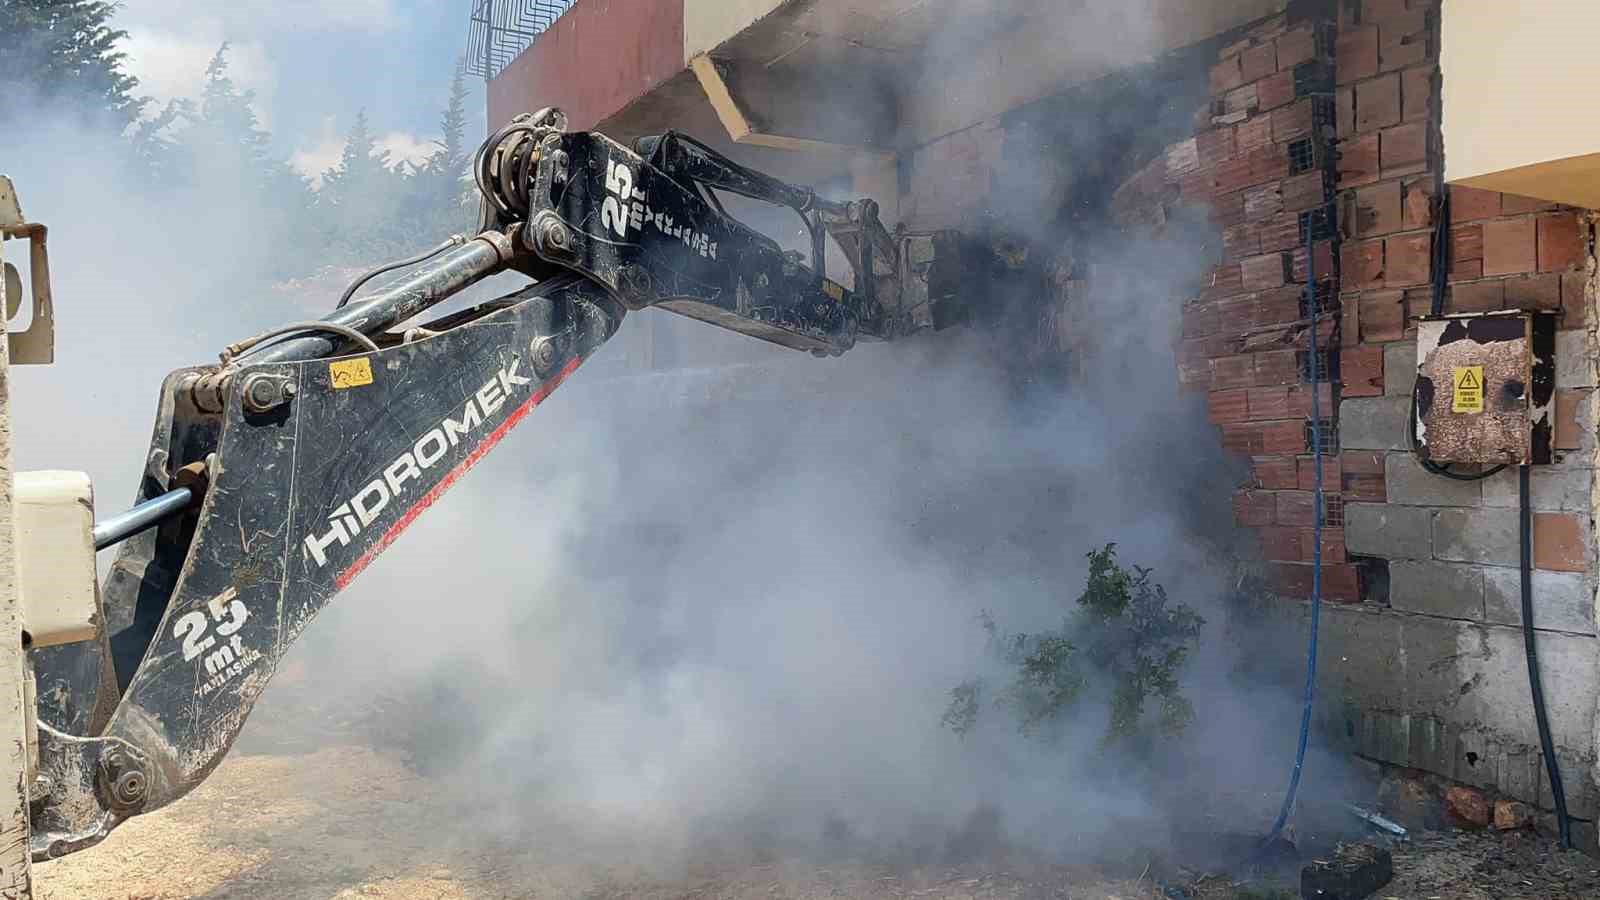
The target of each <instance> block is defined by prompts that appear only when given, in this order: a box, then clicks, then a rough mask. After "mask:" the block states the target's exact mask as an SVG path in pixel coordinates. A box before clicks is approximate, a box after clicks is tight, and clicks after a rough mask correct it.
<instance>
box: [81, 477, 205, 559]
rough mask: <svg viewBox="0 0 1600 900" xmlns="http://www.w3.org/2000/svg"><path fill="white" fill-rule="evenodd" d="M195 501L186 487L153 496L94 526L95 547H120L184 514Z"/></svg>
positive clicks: (101, 548)
mask: <svg viewBox="0 0 1600 900" xmlns="http://www.w3.org/2000/svg"><path fill="white" fill-rule="evenodd" d="M193 501H194V491H192V490H190V489H189V488H186V487H181V488H176V489H174V490H170V491H167V492H166V493H165V494H162V495H160V496H159V497H151V498H150V499H149V500H146V501H144V502H143V503H140V504H139V505H138V506H135V507H134V508H133V509H130V510H128V511H127V512H124V513H117V514H116V515H114V516H112V517H110V518H109V519H103V520H101V521H99V522H96V523H94V548H95V549H96V550H104V549H105V548H107V547H110V546H111V545H113V544H119V543H121V542H123V541H125V540H127V539H128V538H131V537H133V536H134V535H136V534H138V533H139V532H141V531H144V530H145V529H146V528H154V527H155V526H157V525H159V524H161V523H162V522H163V521H165V520H166V519H169V518H171V517H172V516H175V515H177V514H178V513H181V512H183V511H184V510H185V509H187V508H188V507H189V504H190V503H192V502H193Z"/></svg>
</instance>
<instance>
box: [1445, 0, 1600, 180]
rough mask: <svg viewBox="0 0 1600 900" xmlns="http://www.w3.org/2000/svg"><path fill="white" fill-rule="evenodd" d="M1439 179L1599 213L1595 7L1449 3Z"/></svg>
mask: <svg viewBox="0 0 1600 900" xmlns="http://www.w3.org/2000/svg"><path fill="white" fill-rule="evenodd" d="M1442 21H1443V40H1442V42H1441V49H1442V55H1441V60H1440V64H1441V66H1442V67H1443V69H1444V138H1445V177H1446V178H1448V179H1449V180H1450V181H1452V182H1458V183H1463V184H1468V185H1471V186H1473V187H1481V188H1485V189H1491V190H1499V191H1506V192H1509V193H1515V194H1523V195H1525V196H1532V197H1539V198H1541V199H1546V200H1553V201H1557V202H1564V203H1571V204H1574V205H1581V206H1589V207H1600V115H1596V114H1595V112H1594V97H1595V94H1596V91H1597V90H1600V2H1596V0H1523V2H1511V0H1447V2H1445V4H1444V17H1443V20H1442Z"/></svg>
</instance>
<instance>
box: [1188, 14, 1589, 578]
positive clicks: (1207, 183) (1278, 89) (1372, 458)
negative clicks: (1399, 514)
mask: <svg viewBox="0 0 1600 900" xmlns="http://www.w3.org/2000/svg"><path fill="white" fill-rule="evenodd" d="M1436 11H1437V0H1343V2H1341V3H1340V5H1339V8H1338V12H1337V19H1336V20H1335V21H1334V22H1330V23H1324V24H1323V25H1322V27H1323V28H1324V29H1325V30H1326V31H1325V34H1324V38H1323V40H1322V41H1321V42H1320V43H1319V41H1318V39H1317V30H1316V28H1317V26H1316V24H1315V23H1294V22H1289V21H1287V20H1286V19H1285V18H1284V17H1281V16H1280V17H1277V18H1274V19H1272V20H1269V21H1267V22H1264V23H1262V24H1260V25H1258V26H1257V27H1255V28H1254V29H1252V30H1251V31H1250V33H1249V34H1247V35H1246V36H1244V37H1243V38H1242V39H1241V40H1239V41H1237V42H1235V43H1233V44H1231V45H1229V46H1226V47H1224V48H1222V50H1221V52H1220V54H1219V59H1218V63H1217V65H1216V66H1215V67H1214V68H1213V69H1212V72H1211V87H1212V91H1213V97H1214V100H1215V103H1214V106H1213V108H1212V109H1211V110H1208V111H1207V112H1208V115H1207V116H1206V117H1205V118H1204V120H1203V121H1202V122H1200V123H1198V124H1199V129H1198V130H1197V133H1196V135H1195V139H1194V140H1193V141H1192V142H1188V143H1186V144H1180V145H1178V146H1175V147H1173V148H1171V150H1170V151H1169V153H1168V174H1169V177H1171V178H1174V179H1176V180H1177V181H1178V182H1179V183H1180V184H1181V186H1182V190H1183V194H1184V197H1185V198H1186V199H1189V200H1193V201H1198V202H1202V203H1205V204H1207V205H1209V206H1210V207H1211V210H1212V217H1213V219H1214V221H1215V222H1216V223H1217V224H1218V225H1219V226H1220V227H1221V228H1222V229H1223V252H1224V259H1223V263H1222V265H1221V266H1219V267H1218V268H1217V269H1216V270H1215V271H1214V272H1213V274H1212V276H1211V279H1210V283H1209V284H1207V285H1206V286H1205V288H1204V290H1203V291H1202V293H1201V294H1200V295H1199V296H1198V297H1197V298H1195V299H1194V300H1193V301H1192V302H1190V303H1189V304H1187V305H1186V307H1185V311H1184V328H1183V344H1182V347H1181V350H1180V378H1181V379H1182V381H1183V383H1184V385H1185V386H1187V387H1190V388H1195V389H1204V390H1206V391H1207V392H1208V407H1209V409H1210V414H1211V419H1212V421H1213V422H1214V423H1216V424H1217V426H1218V427H1219V429H1220V432H1221V440H1222V442H1223V444H1224V446H1226V447H1227V448H1228V449H1229V450H1232V451H1234V452H1236V453H1240V454H1244V455H1248V456H1249V457H1250V458H1251V482H1250V483H1249V484H1247V485H1244V486H1242V487H1241V488H1240V490H1239V491H1238V493H1237V494H1236V495H1235V498H1234V513H1235V518H1236V520H1237V521H1238V523H1239V524H1240V525H1243V526H1247V527H1251V528H1255V529H1257V530H1258V531H1259V534H1260V538H1261V547H1262V550H1263V553H1264V555H1265V557H1266V559H1267V560H1268V561H1269V563H1270V567H1271V569H1272V572H1273V575H1274V577H1275V578H1276V580H1277V583H1278V587H1279V589H1280V590H1282V591H1283V592H1284V593H1286V594H1289V595H1305V594H1308V593H1309V587H1310V571H1309V570H1310V566H1309V561H1310V560H1311V554H1312V551H1313V546H1312V542H1313V539H1312V537H1311V534H1312V532H1311V526H1312V525H1313V520H1312V513H1311V494H1310V493H1309V491H1308V489H1309V488H1310V487H1312V484H1311V479H1310V477H1309V471H1310V457H1309V456H1308V454H1307V449H1308V448H1307V437H1306V435H1307V425H1308V417H1309V412H1310V402H1309V398H1310V391H1309V386H1308V385H1307V384H1305V383H1304V378H1303V376H1302V373H1301V365H1300V362H1301V360H1302V359H1303V357H1304V354H1303V352H1301V351H1302V350H1303V348H1304V346H1305V337H1306V335H1305V328H1306V327H1308V325H1309V321H1308V320H1307V319H1306V317H1305V314H1304V313H1303V312H1302V309H1303V306H1302V298H1303V296H1304V295H1305V294H1306V293H1307V292H1306V289H1305V281H1306V275H1307V266H1306V255H1307V247H1306V240H1305V239H1304V237H1303V235H1302V233H1301V228H1300V222H1299V221H1298V216H1299V214H1300V213H1302V212H1305V211H1307V210H1312V209H1315V208H1316V207H1318V205H1319V204H1321V203H1323V202H1324V200H1331V201H1333V208H1334V209H1336V210H1337V219H1338V229H1339V230H1338V235H1337V237H1338V247H1339V260H1338V266H1337V267H1335V266H1334V265H1333V259H1332V248H1333V242H1331V241H1330V242H1319V243H1318V244H1317V245H1316V246H1317V251H1318V257H1317V273H1318V276H1319V280H1321V279H1323V278H1330V279H1333V281H1332V283H1331V285H1330V286H1331V287H1332V288H1334V289H1336V290H1337V291H1338V296H1339V301H1338V303H1337V304H1332V305H1330V307H1329V313H1330V316H1329V317H1330V318H1333V319H1335V321H1328V322H1323V323H1321V324H1320V325H1319V337H1322V338H1323V340H1324V342H1325V343H1326V342H1329V341H1332V340H1333V339H1334V338H1335V336H1336V337H1337V342H1336V347H1337V350H1338V358H1339V363H1340V366H1341V375H1340V383H1339V384H1338V385H1335V386H1324V390H1325V391H1327V393H1324V394H1322V395H1321V398H1320V405H1321V412H1322V415H1323V416H1324V417H1325V418H1328V419H1333V418H1334V417H1335V416H1336V412H1335V409H1336V407H1335V403H1336V402H1337V401H1338V400H1339V399H1342V398H1348V397H1366V396H1380V395H1382V394H1383V393H1384V371H1383V367H1384V347H1383V345H1384V344H1385V343H1388V342H1393V341H1400V340H1404V339H1407V338H1409V337H1412V336H1414V333H1415V329H1414V325H1413V324H1412V320H1413V318H1414V317H1416V316H1419V315H1425V314H1427V313H1428V312H1429V311H1430V305H1431V289H1430V284H1431V281H1432V275H1433V273H1432V255H1431V254H1432V246H1433V239H1434V237H1433V236H1434V233H1435V218H1434V217H1435V215H1436V213H1435V210H1436V209H1437V206H1436V204H1435V202H1434V196H1433V194H1434V174H1433V168H1432V167H1433V166H1434V165H1436V161H1435V160H1434V159H1432V157H1431V154H1430V152H1429V147H1430V144H1431V143H1433V141H1432V138H1433V137H1434V135H1435V134H1436V124H1435V120H1434V117H1433V110H1432V103H1433V91H1432V80H1433V77H1434V73H1435V71H1436V67H1437V56H1438V48H1437V46H1435V43H1436V37H1435V34H1436V32H1435V31H1434V28H1433V22H1432V17H1433V16H1434V15H1435V14H1436ZM1330 38H1331V46H1330V40H1329V39H1330ZM1329 51H1331V58H1330V59H1328V61H1329V62H1331V63H1332V64H1333V67H1334V73H1335V76H1336V82H1337V88H1336V92H1335V103H1334V108H1333V109H1332V111H1331V114H1332V122H1331V123H1329V124H1330V127H1331V130H1332V132H1333V136H1335V137H1336V138H1337V144H1336V149H1337V154H1338V155H1337V164H1336V178H1335V179H1333V180H1330V181H1327V182H1325V181H1324V178H1323V175H1322V173H1321V172H1320V171H1316V170H1313V171H1310V172H1306V173H1303V174H1297V175H1291V174H1290V171H1289V150H1290V144H1291V142H1293V141H1295V140H1297V139H1299V138H1303V137H1305V136H1307V135H1308V134H1310V132H1311V129H1312V121H1313V116H1312V112H1313V109H1312V103H1313V101H1312V100H1311V99H1308V98H1306V97H1304V96H1296V80H1295V75H1294V68H1295V66H1297V65H1299V64H1302V63H1307V62H1315V61H1316V60H1317V59H1318V58H1325V57H1326V56H1327V55H1328V53H1329ZM1302 93H1304V91H1302ZM1324 111H1325V113H1326V107H1324ZM1446 149H1448V148H1446ZM1449 233H1450V240H1451V249H1452V259H1451V265H1450V273H1449V289H1448V291H1447V294H1446V303H1445V312H1447V313H1452V312H1467V311H1485V310H1496V309H1555V308H1557V307H1562V306H1564V307H1565V308H1566V309H1567V310H1568V314H1567V318H1566V321H1565V322H1564V325H1563V327H1568V328H1575V327H1581V326H1582V324H1583V323H1582V321H1581V316H1582V311H1583V309H1584V305H1583V302H1582V299H1583V290H1584V283H1585V278H1586V276H1585V274H1584V273H1583V271H1582V265H1583V262H1584V258H1585V255H1586V252H1587V250H1586V246H1585V243H1584V239H1583V237H1582V236H1581V232H1580V223H1579V221H1578V218H1577V215H1576V214H1575V212H1574V211H1572V210H1569V209H1559V208H1557V207H1555V206H1554V205H1552V204H1546V203H1541V202H1539V201H1535V200H1529V199H1526V198H1521V197H1512V196H1503V195H1500V194H1494V193H1488V192H1483V191H1474V190H1470V189H1462V188H1457V189H1454V190H1453V192H1452V203H1451V227H1450V232H1449ZM1560 393H1561V394H1562V395H1563V396H1561V397H1559V398H1558V399H1559V400H1560V401H1561V406H1563V407H1564V408H1565V409H1566V410H1567V412H1566V413H1565V414H1564V415H1565V417H1566V418H1568V419H1570V418H1571V416H1572V412H1571V410H1573V409H1576V407H1577V400H1578V396H1577V394H1578V392H1567V391H1564V392H1560ZM1558 412H1559V410H1558ZM1559 418H1561V415H1558V419H1559ZM1560 430H1562V429H1560V428H1559V427H1558V431H1560ZM1559 440H1560V439H1559V438H1558V442H1559ZM1383 456H1384V454H1383V453H1382V452H1374V451H1348V452H1344V453H1336V454H1334V455H1332V456H1330V457H1328V458H1326V459H1325V460H1324V470H1325V474H1324V479H1325V482H1324V483H1325V485H1326V489H1327V491H1328V509H1329V516H1328V521H1327V525H1328V528H1327V529H1326V532H1325V535H1324V540H1323V544H1324V546H1323V560H1324V594H1325V596H1327V597H1328V598H1330V599H1334V600H1345V601H1357V600H1359V599H1360V598H1361V585H1360V578H1359V574H1358V570H1357V568H1356V567H1355V566H1354V565H1352V564H1351V563H1350V562H1349V561H1347V559H1346V557H1345V550H1344V542H1343V531H1342V529H1341V528H1340V527H1339V526H1340V524H1341V520H1340V518H1339V511H1340V509H1341V508H1342V503H1343V501H1344V500H1345V499H1350V500H1353V501H1361V502H1373V501H1379V502H1381V501H1384V500H1385V499H1386V496H1385V485H1384V459H1383Z"/></svg>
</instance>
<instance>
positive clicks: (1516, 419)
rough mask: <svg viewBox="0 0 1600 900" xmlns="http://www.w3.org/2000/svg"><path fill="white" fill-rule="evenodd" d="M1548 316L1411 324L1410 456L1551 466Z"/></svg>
mask: <svg viewBox="0 0 1600 900" xmlns="http://www.w3.org/2000/svg"><path fill="white" fill-rule="evenodd" d="M1555 344H1556V317H1555V316H1554V315H1553V314H1549V313H1528V312H1518V311H1509V312H1497V313H1481V314H1466V315H1452V316H1438V317H1428V318H1424V319H1422V320H1420V321H1419V322H1418V324H1417V382H1416V388H1415V391H1416V393H1415V395H1414V401H1415V413H1414V415H1413V416H1412V420H1413V421H1412V425H1413V427H1414V428H1415V429H1416V444H1417V451H1418V453H1419V454H1421V455H1422V457H1423V458H1424V459H1429V460H1433V461H1434V462H1440V463H1446V462H1457V463H1486V464H1504V465H1527V464H1534V465H1538V464H1542V463H1548V462H1550V461H1551V446H1552V438H1553V434H1552V432H1553V430H1554V423H1555V420H1554V413H1553V409H1554V400H1555V386H1556V367H1555Z"/></svg>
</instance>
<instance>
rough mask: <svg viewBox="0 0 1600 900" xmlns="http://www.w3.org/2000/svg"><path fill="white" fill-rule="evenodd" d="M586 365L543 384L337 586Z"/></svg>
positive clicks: (342, 583) (340, 580)
mask: <svg viewBox="0 0 1600 900" xmlns="http://www.w3.org/2000/svg"><path fill="white" fill-rule="evenodd" d="M582 362H583V359H582V358H581V357H574V358H573V359H572V360H571V361H570V362H568V363H567V364H566V365H565V366H562V367H561V371H559V372H557V373H556V374H554V375H552V376H550V380H548V381H546V382H545V383H544V384H541V385H539V389H538V390H536V391H534V392H533V396H531V397H529V398H528V399H527V400H525V401H523V403H522V405H521V406H519V407H517V408H516V409H514V410H512V411H511V414H510V415H508V416H506V420H505V421H504V422H501V423H500V424H499V425H498V426H497V427H496V428H495V430H494V431H491V432H489V436H488V437H486V438H484V439H483V443H481V444H479V445H478V446H476V447H474V448H473V450H472V452H471V453H468V454H467V458H466V459H463V460H462V461H461V462H459V463H456V467H455V468H453V469H451V470H450V471H449V472H448V473H446V474H445V476H444V477H443V478H441V479H439V483H438V484H436V485H434V486H433V487H431V488H429V489H428V492H427V493H426V494H423V495H422V496H421V497H420V498H419V499H418V500H417V502H416V503H413V504H411V508H410V509H407V510H406V511H405V514H404V515H402V516H401V517H400V519H399V520H398V521H396V522H395V523H394V524H393V525H390V526H389V530H388V531H385V532H384V533H383V537H381V538H378V541H377V543H375V544H373V545H372V546H371V547H368V548H367V550H366V552H365V553H363V554H361V556H359V557H358V558H357V559H356V561H355V562H353V563H351V564H350V568H348V569H345V570H344V571H343V572H340V573H339V575H338V577H336V578H334V579H333V583H334V586H335V587H337V588H338V589H339V590H341V591H342V590H344V589H345V587H346V586H348V585H349V584H350V582H352V581H354V580H355V577H356V576H357V575H360V574H361V573H362V571H363V570H365V569H366V568H367V566H370V565H372V561H373V560H375V559H377V558H378V554H380V553H382V552H383V551H385V550H387V549H389V545H390V544H393V543H394V542H395V540H396V539H397V538H399V537H400V534H401V532H403V531H405V530H406V529H407V528H410V527H411V523H412V522H415V521H416V520H417V517H418V516H420V515H422V511H423V510H425V509H427V508H428V507H430V506H432V505H433V501H435V500H438V499H439V498H440V497H442V496H444V492H445V491H448V490H450V486H451V485H453V484H455V483H456V481H457V480H459V479H460V478H461V476H463V475H465V474H467V471H468V470H470V469H471V468H472V467H473V466H475V465H477V464H478V460H480V459H483V457H484V456H485V455H486V454H487V453H488V452H489V451H490V450H493V449H494V447H495V445H496V444H498V443H500V440H501V438H504V437H505V436H506V434H507V433H508V432H510V431H511V429H513V428H515V427H516V426H517V423H518V422H521V421H522V420H523V419H524V418H525V417H527V415H528V413H530V412H532V411H533V408H534V407H535V406H538V405H539V404H540V403H542V402H544V398H546V397H548V396H550V392H551V391H553V390H555V389H556V388H558V387H560V386H561V382H563V381H566V380H567V376H568V375H571V374H572V373H573V371H574V370H575V369H577V368H578V365H579V364H580V363H582Z"/></svg>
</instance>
